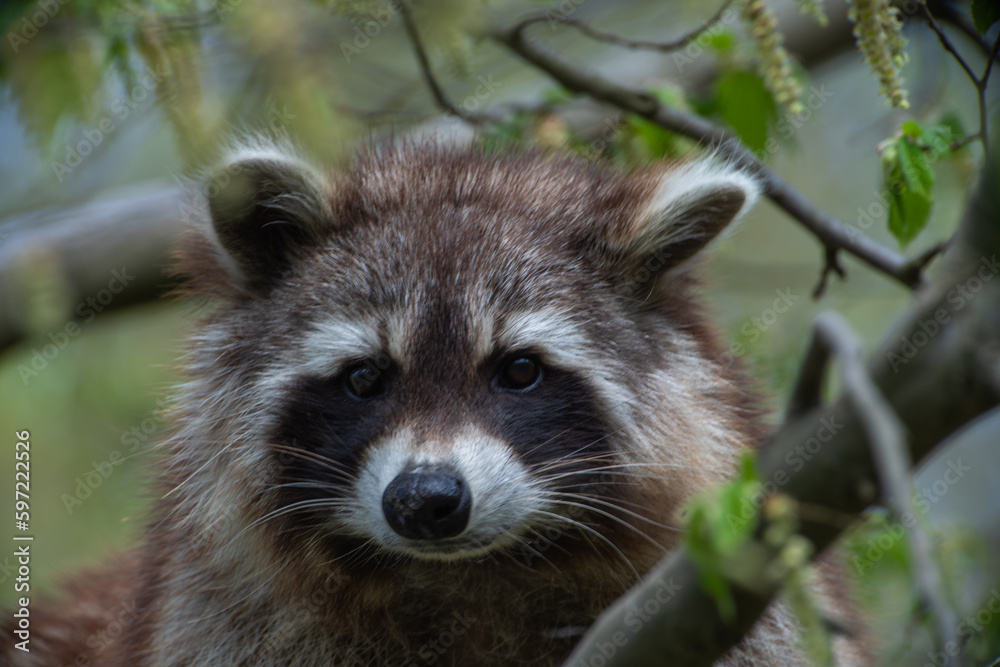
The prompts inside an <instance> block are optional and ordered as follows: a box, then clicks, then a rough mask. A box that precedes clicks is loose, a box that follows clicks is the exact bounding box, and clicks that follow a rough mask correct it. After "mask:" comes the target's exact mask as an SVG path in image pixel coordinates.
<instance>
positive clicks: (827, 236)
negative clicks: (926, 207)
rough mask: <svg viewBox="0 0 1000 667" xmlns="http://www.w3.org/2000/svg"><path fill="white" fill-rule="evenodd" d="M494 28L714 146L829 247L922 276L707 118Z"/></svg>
mask: <svg viewBox="0 0 1000 667" xmlns="http://www.w3.org/2000/svg"><path fill="white" fill-rule="evenodd" d="M519 25H520V24H514V25H513V26H512V27H508V28H497V27H492V28H489V35H490V36H491V37H492V38H493V39H494V40H495V41H497V42H500V43H501V44H504V45H506V46H507V47H508V48H509V49H510V50H512V51H513V52H514V53H516V54H517V55H519V56H521V58H523V59H524V60H526V61H528V62H529V63H531V64H533V65H534V66H536V67H537V68H538V69H540V70H542V71H543V72H545V73H547V74H548V75H549V76H551V77H552V78H553V79H555V80H556V81H558V82H559V83H560V84H562V86H563V87H564V88H566V89H567V90H570V91H574V92H579V93H584V94H586V95H589V96H590V97H591V98H593V99H594V100H596V101H599V102H605V103H607V104H610V105H612V106H614V107H617V108H618V109H621V110H623V111H629V112H632V113H634V114H636V115H639V116H642V117H644V118H647V119H649V120H651V121H652V122H654V123H656V124H657V125H659V126H661V127H663V128H666V129H668V130H671V131H673V132H676V133H678V134H681V135H684V136H686V137H690V138H692V139H695V140H696V141H699V142H701V143H702V144H704V145H706V146H709V147H712V148H714V149H715V150H717V151H718V152H719V153H720V154H722V155H724V156H725V157H726V158H728V159H730V160H733V161H734V162H736V163H738V164H740V165H742V166H744V167H746V168H747V169H749V170H751V171H753V172H754V173H756V174H757V175H758V176H759V177H760V178H761V180H762V181H763V184H764V186H765V190H766V194H767V195H768V196H769V197H770V198H771V200H772V201H774V202H775V203H776V204H777V205H778V206H780V207H781V208H783V209H784V210H785V212H787V213H788V214H789V215H791V216H792V217H793V218H795V219H796V220H798V221H799V222H800V223H801V224H802V225H803V226H805V227H806V228H807V229H809V230H810V231H811V232H812V233H813V234H815V235H816V236H817V237H818V238H819V239H820V241H821V242H822V243H823V244H824V246H826V247H827V248H833V249H836V250H844V251H846V252H849V253H851V254H852V255H854V256H856V257H858V258H859V259H861V260H862V261H864V262H866V263H867V264H869V265H870V266H872V267H874V268H875V269H878V270H879V271H881V272H883V273H885V274H886V275H888V276H891V277H892V278H895V279H896V280H898V281H899V282H901V283H902V284H904V285H906V286H907V287H910V288H916V287H918V286H919V285H920V284H921V282H922V277H914V276H912V275H911V274H908V273H907V274H904V273H903V269H904V267H905V265H906V260H905V259H904V258H903V257H902V256H901V255H899V254H897V253H895V252H893V251H892V250H890V249H888V248H885V247H884V246H881V245H879V244H878V243H875V242H874V241H872V240H871V239H869V238H867V237H864V236H858V235H856V234H851V233H849V231H848V229H847V227H846V226H845V225H844V224H843V223H841V222H840V221H839V220H837V219H836V218H834V217H833V216H831V215H829V214H828V213H826V212H825V211H823V210H821V209H818V208H817V207H816V206H815V205H814V204H813V203H812V202H811V201H809V200H808V199H807V198H806V197H804V196H803V195H802V194H801V193H800V192H798V191H797V190H795V189H794V188H793V187H792V186H791V185H789V184H788V183H787V182H785V180H784V179H782V178H781V177H780V176H778V174H777V173H775V172H774V171H772V170H771V169H769V168H768V167H767V166H765V165H763V164H762V163H761V162H760V161H759V160H758V159H757V158H756V157H755V156H754V155H753V154H752V153H751V152H750V151H748V150H747V149H746V148H745V147H744V146H743V145H742V144H741V143H740V142H739V141H738V140H737V139H735V138H734V137H733V136H732V135H731V134H730V133H729V132H728V131H726V130H725V129H723V128H721V127H719V126H718V125H716V124H714V123H712V122H711V121H708V120H706V119H704V118H701V117H699V116H696V115H694V114H690V113H687V112H684V111H681V110H679V109H675V108H672V107H668V106H666V105H663V104H661V103H660V102H659V101H658V100H656V99H655V98H654V97H653V96H651V95H648V94H646V93H643V92H639V91H635V90H631V89H629V88H625V87H623V86H620V85H618V84H617V83H614V82H612V81H610V80H608V79H606V78H604V77H603V76H601V75H599V74H598V73H596V72H594V71H590V70H586V69H583V68H582V67H580V66H578V65H575V64H569V63H567V62H566V61H564V60H562V59H561V58H560V57H559V56H557V55H555V54H554V53H552V52H551V51H549V50H548V49H547V48H545V47H544V46H542V45H541V44H540V43H538V42H537V41H535V40H532V39H529V38H528V37H526V36H525V35H524V34H523V27H521V28H519V27H518V26H519Z"/></svg>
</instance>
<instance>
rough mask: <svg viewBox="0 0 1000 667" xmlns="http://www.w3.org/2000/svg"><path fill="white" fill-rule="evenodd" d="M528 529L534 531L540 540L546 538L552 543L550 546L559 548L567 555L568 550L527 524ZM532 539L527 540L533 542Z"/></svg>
mask: <svg viewBox="0 0 1000 667" xmlns="http://www.w3.org/2000/svg"><path fill="white" fill-rule="evenodd" d="M528 530H530V531H531V532H532V533H534V534H535V536H536V537H538V539H540V540H548V541H549V542H551V543H552V546H554V547H555V548H556V549H559V551H561V552H563V553H564V554H566V555H569V551H567V550H566V549H564V548H563V547H562V546H560V545H558V544H556V543H555V542H554V541H553V540H550V539H549V538H547V537H545V536H544V535H542V534H541V533H539V532H538V531H537V530H536V529H534V528H532V527H530V526H529V527H528ZM533 541H534V540H529V543H530V542H533ZM532 551H534V549H532ZM539 556H541V554H539ZM546 560H548V559H546ZM550 564H551V563H550Z"/></svg>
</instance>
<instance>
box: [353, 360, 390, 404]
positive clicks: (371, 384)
mask: <svg viewBox="0 0 1000 667" xmlns="http://www.w3.org/2000/svg"><path fill="white" fill-rule="evenodd" d="M383 375H384V373H383V371H381V370H379V369H378V368H377V367H375V366H374V364H365V363H361V364H355V365H354V366H351V367H350V368H348V369H347V371H346V373H345V374H344V390H345V391H346V392H347V394H348V395H349V396H350V397H351V398H354V399H357V400H359V401H364V400H367V399H369V398H374V397H376V396H378V395H379V394H382V393H383V392H384V391H385V380H384V379H383Z"/></svg>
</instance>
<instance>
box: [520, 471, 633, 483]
mask: <svg viewBox="0 0 1000 667" xmlns="http://www.w3.org/2000/svg"><path fill="white" fill-rule="evenodd" d="M604 470H605V468H581V469H580V470H568V471H566V472H561V473H559V474H557V475H545V476H541V477H539V479H541V480H542V481H545V482H558V481H560V480H563V479H567V478H569V477H578V476H583V477H593V476H594V474H595V473H598V472H603V471H604ZM605 474H607V475H610V476H613V477H622V478H624V479H632V480H634V479H637V478H639V477H641V475H637V474H636V473H633V472H617V471H611V472H607V473H605ZM605 483H608V484H611V483H612V482H604V481H603V480H602V481H600V482H588V484H589V485H590V486H598V485H601V484H605ZM613 483H614V484H617V485H619V486H625V485H626V484H625V483H623V482H620V481H619V482H613Z"/></svg>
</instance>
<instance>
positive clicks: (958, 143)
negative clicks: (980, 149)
mask: <svg viewBox="0 0 1000 667" xmlns="http://www.w3.org/2000/svg"><path fill="white" fill-rule="evenodd" d="M979 138H980V137H979V133H978V132H975V133H973V134H969V135H966V136H964V137H962V138H961V139H957V140H955V141H953V142H951V145H950V146H948V150H949V151H951V152H952V153H954V152H955V151H957V150H958V149H960V148H964V147H965V146H967V145H968V144H971V143H972V142H973V141H977V140H978V139H979Z"/></svg>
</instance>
